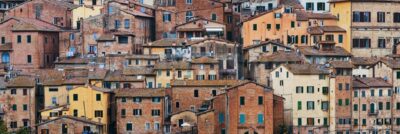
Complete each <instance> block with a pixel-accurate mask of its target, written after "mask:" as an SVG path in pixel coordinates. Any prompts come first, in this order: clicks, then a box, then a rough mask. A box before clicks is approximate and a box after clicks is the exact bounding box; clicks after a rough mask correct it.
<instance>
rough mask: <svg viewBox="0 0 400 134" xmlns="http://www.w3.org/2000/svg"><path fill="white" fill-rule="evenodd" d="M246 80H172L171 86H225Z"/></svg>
mask: <svg viewBox="0 0 400 134" xmlns="http://www.w3.org/2000/svg"><path fill="white" fill-rule="evenodd" d="M244 82H247V80H174V81H172V84H171V86H172V87H202V86H204V87H207V86H212V87H225V86H228V87H230V86H234V85H237V84H241V83H244Z"/></svg>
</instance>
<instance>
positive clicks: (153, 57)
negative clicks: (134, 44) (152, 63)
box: [125, 54, 160, 60]
mask: <svg viewBox="0 0 400 134" xmlns="http://www.w3.org/2000/svg"><path fill="white" fill-rule="evenodd" d="M125 59H150V60H158V59H160V55H158V54H130V55H126V56H125Z"/></svg>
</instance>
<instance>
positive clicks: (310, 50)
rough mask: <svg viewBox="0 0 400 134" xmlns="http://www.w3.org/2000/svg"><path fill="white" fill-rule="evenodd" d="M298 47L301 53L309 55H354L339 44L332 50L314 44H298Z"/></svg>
mask: <svg viewBox="0 0 400 134" xmlns="http://www.w3.org/2000/svg"><path fill="white" fill-rule="evenodd" d="M297 48H298V50H299V51H300V52H301V54H303V55H307V56H308V55H311V56H352V55H351V53H350V52H347V51H346V50H345V49H344V48H342V47H339V46H336V47H334V48H333V50H331V51H321V50H318V49H316V48H315V47H313V46H298V47H297Z"/></svg>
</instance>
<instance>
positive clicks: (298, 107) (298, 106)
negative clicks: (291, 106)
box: [297, 101, 301, 110]
mask: <svg viewBox="0 0 400 134" xmlns="http://www.w3.org/2000/svg"><path fill="white" fill-rule="evenodd" d="M297 110H301V101H297Z"/></svg>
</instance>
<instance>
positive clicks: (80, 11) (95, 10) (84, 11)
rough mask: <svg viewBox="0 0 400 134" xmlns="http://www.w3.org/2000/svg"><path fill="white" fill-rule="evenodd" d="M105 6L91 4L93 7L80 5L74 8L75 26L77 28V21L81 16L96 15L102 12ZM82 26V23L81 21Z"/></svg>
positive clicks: (73, 18) (73, 21) (73, 23)
mask: <svg viewBox="0 0 400 134" xmlns="http://www.w3.org/2000/svg"><path fill="white" fill-rule="evenodd" d="M101 8H103V6H91V7H85V6H80V7H78V8H76V9H74V10H72V26H73V28H77V23H76V22H77V21H78V20H79V18H83V19H85V18H88V17H90V16H95V15H99V14H100V9H101ZM81 26H82V23H81Z"/></svg>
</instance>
